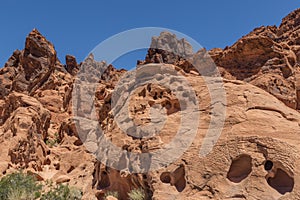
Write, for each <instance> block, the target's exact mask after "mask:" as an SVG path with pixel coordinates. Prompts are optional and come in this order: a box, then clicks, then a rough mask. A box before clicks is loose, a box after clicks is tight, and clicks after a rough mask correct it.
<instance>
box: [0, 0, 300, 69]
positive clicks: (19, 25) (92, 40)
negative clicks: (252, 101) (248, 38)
mask: <svg viewBox="0 0 300 200" xmlns="http://www.w3.org/2000/svg"><path fill="white" fill-rule="evenodd" d="M42 2H43V3H42ZM0 5H1V6H0V25H1V32H0V66H3V65H4V63H5V62H6V60H7V59H8V58H9V57H10V55H11V54H12V52H13V51H14V50H15V49H23V48H24V42H25V38H26V35H27V34H28V33H29V32H30V31H31V30H32V29H33V28H37V29H38V30H39V31H40V32H41V33H42V34H43V35H44V36H46V37H47V39H48V40H50V41H51V42H52V43H53V44H54V45H55V48H56V50H57V52H58V56H59V59H60V60H61V61H62V62H63V63H64V56H65V55H66V54H72V55H75V56H76V58H77V60H78V61H82V60H83V59H84V58H85V57H86V56H87V54H88V53H89V52H90V51H91V50H93V49H94V48H95V46H97V45H98V44H99V43H100V42H102V41H103V40H105V39H107V38H108V37H110V36H112V35H114V34H117V33H119V32H122V31H126V30H128V29H132V28H138V27H149V26H154V27H166V28H169V29H173V30H176V31H179V32H182V33H184V34H186V35H188V36H190V37H192V38H193V39H195V40H196V41H197V42H199V43H200V44H201V45H202V46H204V47H206V48H207V49H211V48H213V47H221V48H224V47H225V46H227V45H231V44H233V43H234V42H235V41H236V40H237V39H238V38H240V37H241V36H243V35H245V34H247V33H248V32H250V31H251V30H252V29H253V28H255V27H258V26H261V25H279V24H280V22H281V19H282V18H283V17H284V16H286V15H287V14H288V13H289V12H291V11H293V10H295V9H296V8H299V7H300V2H299V1H298V0H285V1H282V0H251V1H250V0H244V1H241V0H228V1H223V0H207V1H202V0H190V1H189V0H187V1H178V0H172V1H167V0H160V1H158V0H152V1H143V0H128V1H121V0H120V1H116V0H109V1H100V0H95V1H92V0H86V1H83V0H80V1H79V0H78V1H76V0H74V1H63V0H60V1H58V0H52V1H47V2H45V1H37V0H28V1H21V0H19V1H17V0H9V1H2V2H1V3H0ZM143 57H144V52H135V53H132V54H130V55H128V56H123V57H122V58H120V59H119V60H118V61H117V62H116V65H117V66H122V67H124V66H127V65H133V63H135V60H136V59H143ZM129 60H130V61H129Z"/></svg>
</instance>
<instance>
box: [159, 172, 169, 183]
mask: <svg viewBox="0 0 300 200" xmlns="http://www.w3.org/2000/svg"><path fill="white" fill-rule="evenodd" d="M170 174H171V173H170V172H163V173H162V174H161V175H160V180H161V182H163V183H170V182H171V176H170Z"/></svg>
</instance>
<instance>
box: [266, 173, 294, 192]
mask: <svg viewBox="0 0 300 200" xmlns="http://www.w3.org/2000/svg"><path fill="white" fill-rule="evenodd" d="M267 182H268V184H269V185H270V186H271V187H272V188H274V189H275V190H277V191H278V192H279V193H280V194H282V195H284V194H285V193H287V192H292V191H293V188H294V179H293V178H292V177H290V176H289V175H288V174H287V173H286V172H285V171H283V170H282V169H277V172H276V173H275V176H274V177H270V178H268V180H267Z"/></svg>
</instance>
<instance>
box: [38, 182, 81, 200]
mask: <svg viewBox="0 0 300 200" xmlns="http://www.w3.org/2000/svg"><path fill="white" fill-rule="evenodd" d="M81 198H82V193H81V191H80V190H78V189H76V188H73V187H69V185H63V184H60V185H56V186H55V187H54V188H51V189H50V190H49V191H48V192H46V193H44V194H43V195H42V197H41V200H54V199H55V200H80V199H81Z"/></svg>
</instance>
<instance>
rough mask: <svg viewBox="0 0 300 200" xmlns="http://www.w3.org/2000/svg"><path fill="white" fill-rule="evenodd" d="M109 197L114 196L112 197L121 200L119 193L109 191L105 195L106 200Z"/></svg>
mask: <svg viewBox="0 0 300 200" xmlns="http://www.w3.org/2000/svg"><path fill="white" fill-rule="evenodd" d="M109 196H112V197H115V198H117V199H118V198H119V193H118V192H117V191H107V192H106V193H105V194H104V199H106V198H107V197H109Z"/></svg>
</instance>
